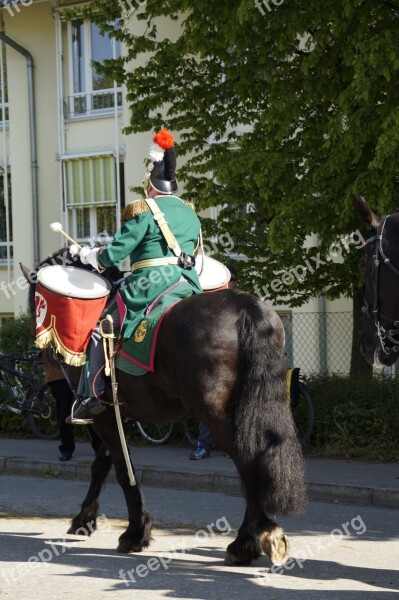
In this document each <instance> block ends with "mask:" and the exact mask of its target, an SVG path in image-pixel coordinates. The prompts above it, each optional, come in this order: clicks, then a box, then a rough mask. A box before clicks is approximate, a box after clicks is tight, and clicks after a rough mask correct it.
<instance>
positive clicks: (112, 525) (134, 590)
mask: <svg viewBox="0 0 399 600" xmlns="http://www.w3.org/2000/svg"><path fill="white" fill-rule="evenodd" d="M86 486H87V484H86V483H85V482H82V481H69V480H51V479H39V478H26V477H15V476H2V477H0V514H1V516H2V517H3V518H2V519H1V522H0V540H1V541H0V598H3V597H4V598H6V599H7V600H11V599H12V600H14V599H17V598H18V600H31V599H32V598H33V597H37V598H39V599H40V600H41V599H42V598H43V599H44V598H51V599H52V600H64V599H66V598H68V600H70V599H71V598H79V599H82V600H89V599H90V600H91V599H92V598H95V599H96V600H97V599H99V600H105V599H106V598H107V599H108V598H109V599H112V598H114V597H116V598H117V600H125V599H126V600H127V599H129V600H130V599H132V598H133V599H134V598H137V599H138V600H147V599H148V600H150V599H151V600H158V599H161V598H162V599H163V598H177V599H179V600H208V599H209V600H219V599H220V600H222V599H223V600H225V598H228V599H229V600H235V599H237V600H238V599H240V600H241V598H244V599H246V598H251V599H254V600H258V599H259V600H265V599H267V600H283V599H284V600H378V599H381V600H390V599H391V598H392V599H393V598H397V597H398V592H399V574H398V568H399V520H398V518H397V515H398V513H397V511H396V510H390V509H383V508H373V507H365V506H355V505H351V506H349V505H343V504H322V503H311V504H310V505H309V507H308V509H307V511H306V513H305V514H304V515H301V516H300V517H295V518H290V519H285V520H283V521H282V524H283V525H284V527H285V529H286V531H287V532H288V533H289V535H290V539H291V547H292V551H291V556H292V557H293V560H292V561H291V562H290V563H289V564H288V565H287V567H289V568H286V569H285V570H282V571H281V570H280V571H278V570H277V571H275V572H274V573H273V572H271V569H270V567H271V565H270V562H269V561H268V559H267V558H266V557H262V558H261V559H259V560H258V561H256V562H255V563H254V564H253V565H252V566H250V567H235V568H231V567H225V566H224V564H223V556H224V549H225V547H226V546H227V544H228V543H229V542H230V541H231V540H232V539H233V535H234V529H235V528H237V527H238V526H239V524H240V519H241V515H242V509H243V504H242V500H241V498H238V497H233V496H226V495H224V494H215V493H206V492H197V493H195V492H192V491H178V490H172V489H159V488H147V489H145V490H144V492H145V497H146V502H147V507H148V508H149V510H150V511H151V512H152V513H153V514H154V516H155V518H156V522H157V523H158V526H157V527H156V528H155V530H154V533H153V537H154V539H153V542H152V544H151V546H150V548H149V549H148V550H147V551H145V552H143V553H141V554H135V555H128V556H126V555H118V554H117V553H116V552H115V550H114V549H115V547H116V544H117V538H118V536H119V535H120V533H121V532H122V531H123V529H124V527H125V524H126V523H125V521H121V520H120V519H124V518H125V515H126V510H125V507H124V503H123V500H122V494H121V492H120V490H119V488H118V486H116V485H114V484H108V485H107V486H106V488H105V489H104V493H103V496H102V499H101V506H100V513H102V514H103V515H104V516H103V517H102V519H101V520H100V521H101V526H99V530H98V531H97V532H96V533H95V534H94V535H93V536H92V537H90V538H82V537H78V536H74V535H67V536H66V535H65V532H66V530H67V527H68V521H67V519H66V517H70V516H72V515H73V514H74V513H75V512H76V510H77V509H78V506H79V503H80V501H81V499H82V498H83V494H84V492H85V490H86ZM207 532H208V533H207ZM29 559H30V563H27V561H28V560H29ZM29 565H32V566H29ZM111 592H112V594H113V595H111ZM115 592H117V595H116V596H115Z"/></svg>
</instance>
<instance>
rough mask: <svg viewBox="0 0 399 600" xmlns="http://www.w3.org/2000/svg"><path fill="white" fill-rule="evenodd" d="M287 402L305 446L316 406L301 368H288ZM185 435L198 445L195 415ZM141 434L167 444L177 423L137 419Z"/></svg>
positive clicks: (187, 423)
mask: <svg viewBox="0 0 399 600" xmlns="http://www.w3.org/2000/svg"><path fill="white" fill-rule="evenodd" d="M286 382H287V404H289V405H290V407H291V411H292V414H293V417H294V422H295V426H296V429H297V432H298V437H299V441H300V442H301V445H302V446H305V445H306V444H307V442H308V441H309V439H310V436H311V434H312V431H313V425H314V408H313V403H312V399H311V397H310V394H309V391H308V389H307V387H306V383H305V378H304V377H303V376H302V375H301V374H300V369H299V368H297V367H296V368H293V369H288V371H287V376H286ZM182 425H183V431H184V435H185V436H186V438H187V440H188V441H189V442H190V444H191V445H192V446H194V447H195V446H196V445H197V441H198V432H199V421H198V419H196V418H195V417H187V418H185V419H183V421H182ZM136 426H137V428H138V430H139V431H140V433H141V435H142V436H143V437H144V438H145V439H146V440H147V441H148V442H151V444H155V445H161V444H165V443H166V442H167V441H168V440H169V439H170V437H171V435H172V433H173V430H174V427H175V423H157V424H153V423H144V422H139V421H136Z"/></svg>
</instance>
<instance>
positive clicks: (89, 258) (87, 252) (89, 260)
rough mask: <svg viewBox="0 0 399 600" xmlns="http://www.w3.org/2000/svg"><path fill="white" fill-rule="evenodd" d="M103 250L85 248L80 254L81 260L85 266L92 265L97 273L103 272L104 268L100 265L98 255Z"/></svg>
mask: <svg viewBox="0 0 399 600" xmlns="http://www.w3.org/2000/svg"><path fill="white" fill-rule="evenodd" d="M100 250H101V248H90V247H89V246H83V248H82V249H81V250H80V252H79V258H80V260H81V261H82V263H83V264H84V265H91V266H92V267H94V268H95V269H96V270H97V271H103V269H102V267H100V265H99V264H98V261H97V254H98V253H99V252H100Z"/></svg>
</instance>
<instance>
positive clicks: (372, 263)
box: [354, 196, 399, 367]
mask: <svg viewBox="0 0 399 600" xmlns="http://www.w3.org/2000/svg"><path fill="white" fill-rule="evenodd" d="M354 201H355V205H356V210H357V213H358V215H359V216H360V218H361V219H363V220H364V221H366V223H368V225H369V226H370V230H369V235H368V236H367V238H366V242H365V244H364V247H363V255H362V258H361V260H360V271H361V274H362V279H363V300H364V305H363V308H362V341H361V351H362V353H363V355H364V357H365V358H366V360H367V362H368V363H369V364H371V365H374V366H375V367H384V366H391V365H393V363H394V362H396V360H397V359H398V358H399V212H398V211H396V212H393V213H391V214H389V215H386V216H384V217H379V216H378V215H376V214H375V213H373V211H372V210H371V209H370V208H369V206H368V205H367V203H366V201H365V199H364V198H363V197H362V196H355V197H354Z"/></svg>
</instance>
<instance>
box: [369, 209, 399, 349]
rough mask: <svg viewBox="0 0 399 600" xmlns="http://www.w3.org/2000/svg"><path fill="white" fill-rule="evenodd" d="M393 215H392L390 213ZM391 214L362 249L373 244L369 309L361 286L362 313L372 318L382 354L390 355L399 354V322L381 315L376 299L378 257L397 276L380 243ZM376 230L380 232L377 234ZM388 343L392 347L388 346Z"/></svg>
mask: <svg viewBox="0 0 399 600" xmlns="http://www.w3.org/2000/svg"><path fill="white" fill-rule="evenodd" d="M392 214H394V213H392ZM392 214H390V215H387V216H386V217H385V218H384V220H383V221H382V223H380V224H379V226H378V228H377V232H376V235H374V236H372V237H371V238H369V239H368V240H366V241H365V243H364V246H363V248H366V246H368V245H369V244H372V243H373V244H374V254H373V257H372V260H373V268H372V272H371V282H372V287H373V305H372V307H371V308H370V305H369V304H368V302H367V300H366V296H365V285H363V301H364V305H363V307H362V312H363V313H364V314H367V315H368V316H370V317H373V318H374V324H375V327H376V329H377V336H378V338H379V340H380V344H381V348H382V350H383V352H384V354H391V353H392V352H399V339H397V338H398V336H399V320H397V319H395V318H394V317H390V316H388V315H385V314H384V313H382V312H381V311H380V309H379V304H378V299H379V284H380V257H381V258H382V261H383V263H384V264H385V265H386V266H387V267H388V268H389V269H390V270H391V271H392V272H393V273H395V275H397V276H399V269H398V268H397V267H395V265H393V264H392V262H391V260H390V259H389V258H388V257H387V256H386V254H385V252H384V250H383V248H382V241H383V239H384V231H385V225H386V222H387V220H388V219H389V217H391V216H392ZM378 230H380V231H379V232H378ZM380 319H382V320H384V321H386V322H387V323H390V324H393V328H392V329H385V327H384V326H383V325H381V322H380ZM388 343H390V344H392V345H390V346H388V345H387V344H388Z"/></svg>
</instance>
